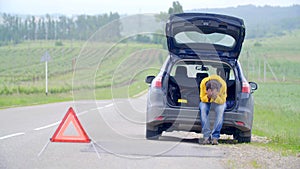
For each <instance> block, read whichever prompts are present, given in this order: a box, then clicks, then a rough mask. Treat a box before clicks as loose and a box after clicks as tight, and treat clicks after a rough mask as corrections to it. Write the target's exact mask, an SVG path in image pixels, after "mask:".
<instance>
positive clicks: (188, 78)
mask: <svg viewBox="0 0 300 169" xmlns="http://www.w3.org/2000/svg"><path fill="white" fill-rule="evenodd" d="M244 37H245V26H244V22H243V20H242V19H239V18H235V17H231V16H226V15H219V14H204V13H182V14H174V15H171V16H170V18H169V21H168V22H167V24H166V38H167V43H168V50H169V57H168V58H167V59H166V61H165V63H164V64H163V66H162V68H161V71H160V72H159V74H158V75H157V76H156V77H155V76H147V77H146V83H148V84H150V87H149V92H148V100H147V118H146V119H147V122H146V138H147V139H158V138H159V136H160V135H161V134H162V132H163V131H166V132H171V131H174V130H183V131H193V132H198V133H200V132H201V123H200V117H199V107H198V106H199V102H200V98H199V85H200V82H201V80H202V79H203V78H205V77H207V76H209V75H211V74H218V75H219V76H221V77H222V78H223V79H224V80H225V81H226V83H227V101H226V104H227V108H226V110H225V113H224V122H223V127H222V130H221V133H223V134H229V135H233V136H234V139H236V140H238V142H250V141H251V129H252V122H253V105H254V102H253V96H252V93H253V91H254V90H256V89H257V84H256V83H254V82H248V81H247V80H246V78H245V77H244V75H243V71H242V68H241V65H240V63H239V61H238V57H239V54H240V51H241V48H242V43H243V41H244ZM214 113H215V112H213V111H211V112H210V116H211V117H210V120H211V121H212V122H213V121H214V117H215V116H214V115H213V114H214ZM211 124H212V123H211Z"/></svg>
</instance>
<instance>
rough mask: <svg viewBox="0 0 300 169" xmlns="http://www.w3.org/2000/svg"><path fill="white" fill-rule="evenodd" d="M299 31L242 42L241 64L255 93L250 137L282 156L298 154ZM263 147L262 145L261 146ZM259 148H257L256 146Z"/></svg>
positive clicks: (299, 113)
mask: <svg viewBox="0 0 300 169" xmlns="http://www.w3.org/2000/svg"><path fill="white" fill-rule="evenodd" d="M299 38H300V30H296V31H293V32H287V33H286V35H284V36H277V37H272V38H257V39H251V40H246V42H245V45H244V49H243V53H242V55H241V63H242V64H243V68H244V71H245V74H246V75H247V77H248V80H249V81H255V82H257V83H258V85H259V87H258V90H257V91H255V93H254V97H255V114H254V123H253V134H255V135H258V136H266V137H267V138H268V140H269V142H268V143H267V144H266V145H267V146H270V147H271V148H272V149H277V150H281V151H282V150H283V151H284V152H286V153H291V152H292V153H300V131H299V129H300V111H299V110H300V104H299V101H300V87H299V85H300V71H299V64H300V57H299V56H300V48H299V45H300V43H299ZM262 144H263V145H264V143H262ZM260 145H261V144H260Z"/></svg>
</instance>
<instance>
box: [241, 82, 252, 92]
mask: <svg viewBox="0 0 300 169" xmlns="http://www.w3.org/2000/svg"><path fill="white" fill-rule="evenodd" d="M250 89H251V86H250V85H249V83H248V82H243V86H242V93H250Z"/></svg>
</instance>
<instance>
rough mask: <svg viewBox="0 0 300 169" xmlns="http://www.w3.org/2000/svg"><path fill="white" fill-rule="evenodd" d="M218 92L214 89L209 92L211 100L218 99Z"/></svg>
mask: <svg viewBox="0 0 300 169" xmlns="http://www.w3.org/2000/svg"><path fill="white" fill-rule="evenodd" d="M218 93H219V92H218V90H217V89H214V90H213V91H212V92H211V98H212V99H214V100H215V99H216V98H217V97H218Z"/></svg>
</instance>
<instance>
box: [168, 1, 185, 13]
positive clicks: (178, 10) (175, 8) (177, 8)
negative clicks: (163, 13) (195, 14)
mask: <svg viewBox="0 0 300 169" xmlns="http://www.w3.org/2000/svg"><path fill="white" fill-rule="evenodd" d="M182 12H183V8H182V6H181V5H180V3H179V2H178V1H174V2H173V7H170V8H169V11H168V13H169V14H176V13H182Z"/></svg>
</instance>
